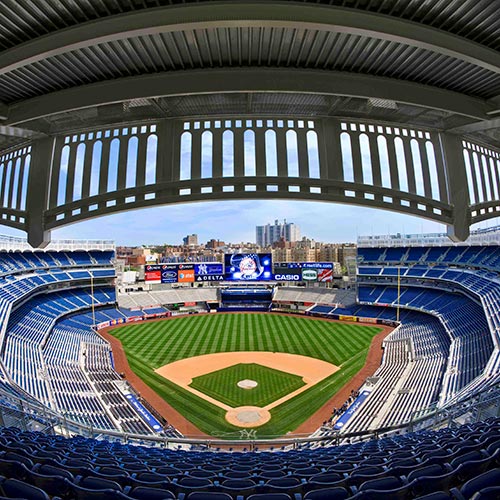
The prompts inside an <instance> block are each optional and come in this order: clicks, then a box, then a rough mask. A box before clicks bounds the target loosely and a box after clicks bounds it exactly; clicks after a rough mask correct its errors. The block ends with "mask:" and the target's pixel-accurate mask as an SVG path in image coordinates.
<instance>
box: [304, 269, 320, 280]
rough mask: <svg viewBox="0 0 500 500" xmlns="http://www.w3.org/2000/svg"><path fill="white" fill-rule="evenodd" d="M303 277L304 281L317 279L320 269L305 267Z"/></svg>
mask: <svg viewBox="0 0 500 500" xmlns="http://www.w3.org/2000/svg"><path fill="white" fill-rule="evenodd" d="M302 279H303V280H304V281H316V280H317V279H318V271H316V269H303V270H302Z"/></svg>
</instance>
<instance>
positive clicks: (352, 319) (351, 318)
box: [339, 314, 358, 322]
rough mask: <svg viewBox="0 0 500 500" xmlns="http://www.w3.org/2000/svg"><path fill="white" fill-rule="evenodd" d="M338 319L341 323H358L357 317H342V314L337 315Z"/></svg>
mask: <svg viewBox="0 0 500 500" xmlns="http://www.w3.org/2000/svg"><path fill="white" fill-rule="evenodd" d="M339 319H340V320H341V321H353V322H356V321H358V318H357V316H344V315H342V314H339Z"/></svg>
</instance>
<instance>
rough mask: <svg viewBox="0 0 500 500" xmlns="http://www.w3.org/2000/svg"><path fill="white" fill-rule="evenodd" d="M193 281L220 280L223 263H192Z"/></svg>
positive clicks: (222, 274) (222, 273)
mask: <svg viewBox="0 0 500 500" xmlns="http://www.w3.org/2000/svg"><path fill="white" fill-rule="evenodd" d="M194 278H195V281H198V282H199V281H222V280H223V279H224V265H223V264H222V263H221V262H203V263H201V264H195V265H194Z"/></svg>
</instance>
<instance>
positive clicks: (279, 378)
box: [189, 363, 305, 408]
mask: <svg viewBox="0 0 500 500" xmlns="http://www.w3.org/2000/svg"><path fill="white" fill-rule="evenodd" d="M245 379H250V380H255V381H256V382H257V383H258V385H257V387H255V388H253V389H242V388H241V387H238V385H237V384H238V382H239V381H240V380H245ZM304 385H305V383H304V381H303V380H302V377H299V376H297V375H292V374H291V373H285V372H282V371H280V370H274V369H272V368H268V367H267V366H262V365H259V364H256V363H239V364H237V365H234V366H230V367H228V368H223V369H222V370H217V371H215V372H212V373H207V374H206V375H202V376H200V377H195V378H194V379H193V381H192V382H191V383H190V384H189V386H190V387H192V388H193V389H197V390H198V391H201V392H203V393H204V394H206V395H207V396H211V397H212V398H214V399H217V400H218V401H221V402H222V403H225V404H227V405H229V406H231V407H232V408H237V407H238V406H259V407H264V406H267V405H268V404H270V403H272V402H273V401H276V400H278V399H280V398H282V397H283V396H286V395H287V394H290V393H291V392H293V391H296V390H297V389H300V388H301V387H302V386H304Z"/></svg>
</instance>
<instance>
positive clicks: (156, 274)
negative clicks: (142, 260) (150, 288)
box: [144, 264, 162, 283]
mask: <svg viewBox="0 0 500 500" xmlns="http://www.w3.org/2000/svg"><path fill="white" fill-rule="evenodd" d="M144 281H145V282H146V283H161V282H162V281H161V266H159V265H157V264H148V265H146V266H145V267H144Z"/></svg>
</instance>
